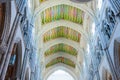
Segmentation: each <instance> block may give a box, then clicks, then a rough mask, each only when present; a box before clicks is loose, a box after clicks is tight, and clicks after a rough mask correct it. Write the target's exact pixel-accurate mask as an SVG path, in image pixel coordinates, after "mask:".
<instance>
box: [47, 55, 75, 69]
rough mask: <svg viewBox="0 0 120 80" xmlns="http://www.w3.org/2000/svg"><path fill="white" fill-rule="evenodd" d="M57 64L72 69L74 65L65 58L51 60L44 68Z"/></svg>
mask: <svg viewBox="0 0 120 80" xmlns="http://www.w3.org/2000/svg"><path fill="white" fill-rule="evenodd" d="M58 63H63V64H66V65H68V66H71V67H73V68H75V63H74V62H73V61H71V60H69V59H67V58H64V57H58V58H56V59H53V60H52V61H50V62H49V63H48V64H47V65H46V68H48V67H50V66H53V65H55V64H58Z"/></svg>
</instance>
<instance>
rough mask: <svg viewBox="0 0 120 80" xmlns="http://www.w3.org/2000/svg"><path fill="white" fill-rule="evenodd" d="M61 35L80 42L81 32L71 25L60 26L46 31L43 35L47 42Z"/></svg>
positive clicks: (44, 40)
mask: <svg viewBox="0 0 120 80" xmlns="http://www.w3.org/2000/svg"><path fill="white" fill-rule="evenodd" d="M61 37H63V38H66V39H69V40H72V41H76V42H80V37H81V34H80V33H79V32H77V31H75V30H73V29H71V28H69V27H64V26H60V27H57V28H54V29H51V30H49V31H48V32H46V33H45V34H44V35H43V42H47V41H50V40H53V39H56V38H61Z"/></svg>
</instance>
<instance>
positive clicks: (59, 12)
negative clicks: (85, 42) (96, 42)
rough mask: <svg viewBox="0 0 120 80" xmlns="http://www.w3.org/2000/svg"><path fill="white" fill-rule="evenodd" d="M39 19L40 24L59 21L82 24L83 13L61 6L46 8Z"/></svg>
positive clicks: (67, 6) (70, 7)
mask: <svg viewBox="0 0 120 80" xmlns="http://www.w3.org/2000/svg"><path fill="white" fill-rule="evenodd" d="M41 18H42V24H46V23H49V22H53V21H56V20H61V19H64V20H68V21H72V22H74V23H78V24H83V11H81V10H80V9H78V8H76V7H72V6H69V5H64V4H62V5H57V6H53V7H50V8H47V9H46V10H45V11H43V12H42V13H41Z"/></svg>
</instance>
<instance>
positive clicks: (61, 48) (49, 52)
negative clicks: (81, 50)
mask: <svg viewBox="0 0 120 80" xmlns="http://www.w3.org/2000/svg"><path fill="white" fill-rule="evenodd" d="M57 52H65V53H67V54H70V55H73V56H77V53H78V52H77V51H76V49H75V48H73V47H71V46H69V45H67V44H63V43H60V44H56V45H54V46H52V47H50V48H49V49H48V50H47V51H46V52H45V56H46V57H47V56H49V55H52V54H55V53H57Z"/></svg>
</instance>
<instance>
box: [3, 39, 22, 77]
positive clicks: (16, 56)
mask: <svg viewBox="0 0 120 80" xmlns="http://www.w3.org/2000/svg"><path fill="white" fill-rule="evenodd" d="M21 66H22V42H21V40H20V41H18V42H15V43H14V45H13V48H12V53H11V57H10V60H9V64H8V69H7V73H6V77H5V79H17V78H19V77H20V71H21Z"/></svg>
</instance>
